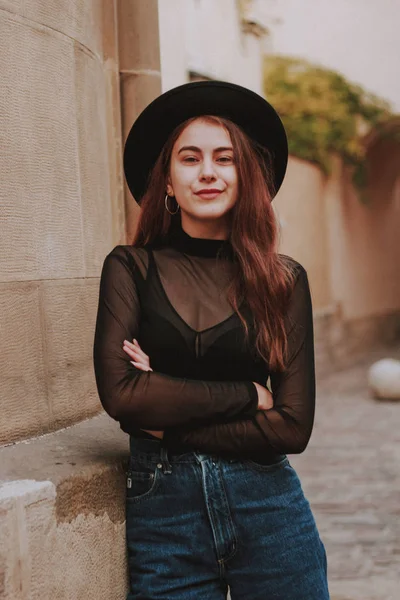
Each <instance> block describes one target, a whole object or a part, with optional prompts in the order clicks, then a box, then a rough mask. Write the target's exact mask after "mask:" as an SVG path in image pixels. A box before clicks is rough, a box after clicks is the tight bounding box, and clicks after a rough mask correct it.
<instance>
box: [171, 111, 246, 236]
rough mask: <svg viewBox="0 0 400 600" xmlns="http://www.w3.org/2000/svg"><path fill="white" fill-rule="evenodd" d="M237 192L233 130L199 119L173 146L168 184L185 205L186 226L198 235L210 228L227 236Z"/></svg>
mask: <svg viewBox="0 0 400 600" xmlns="http://www.w3.org/2000/svg"><path fill="white" fill-rule="evenodd" d="M202 190H206V191H207V190H214V192H209V193H207V192H203V193H201V192H202ZM199 192H200V193H199ZM237 192H238V177H237V170H236V165H235V161H234V156H233V148H232V142H231V139H230V136H229V133H228V132H227V131H226V130H225V129H224V128H223V127H221V126H220V125H217V124H214V123H209V122H207V121H204V120H202V119H201V118H199V119H196V121H193V122H192V123H190V125H188V126H187V127H186V129H184V130H183V131H182V133H181V134H180V136H179V138H178V139H177V140H176V142H175V144H174V146H173V149H172V155H171V163H170V175H169V179H168V186H167V193H168V195H169V196H175V198H176V200H177V202H178V204H179V205H180V207H181V213H182V215H181V217H182V226H183V228H184V229H185V230H186V231H187V232H188V233H190V235H194V236H195V237H196V232H197V234H200V235H199V237H206V236H207V231H209V232H210V233H211V234H212V235H216V236H218V235H221V233H222V234H224V236H225V237H227V233H228V229H227V228H228V226H229V221H228V213H229V211H230V210H231V209H232V207H233V206H234V205H235V203H236V200H237ZM171 208H173V203H172V206H171Z"/></svg>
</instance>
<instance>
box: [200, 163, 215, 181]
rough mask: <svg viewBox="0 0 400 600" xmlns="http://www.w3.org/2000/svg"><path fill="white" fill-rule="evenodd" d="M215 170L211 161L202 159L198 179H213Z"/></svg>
mask: <svg viewBox="0 0 400 600" xmlns="http://www.w3.org/2000/svg"><path fill="white" fill-rule="evenodd" d="M215 178H216V175H215V171H214V167H213V164H212V162H208V161H204V162H203V164H202V167H201V171H200V179H206V180H210V179H215Z"/></svg>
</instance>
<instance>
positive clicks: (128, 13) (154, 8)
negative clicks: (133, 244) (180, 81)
mask: <svg viewBox="0 0 400 600" xmlns="http://www.w3.org/2000/svg"><path fill="white" fill-rule="evenodd" d="M118 37H119V69H120V81H121V112H122V137H123V141H124V142H125V139H126V137H127V135H128V132H129V129H130V127H131V125H132V123H133V122H134V120H135V119H136V117H137V115H138V114H139V113H140V112H141V111H142V110H143V109H144V108H145V107H146V106H147V104H149V102H151V101H152V100H153V99H154V98H155V97H156V96H158V95H159V94H160V93H161V70H160V43H159V28H158V3H157V0H146V2H143V0H119V2H118ZM124 185H125V211H126V234H127V241H128V243H129V242H130V241H131V239H132V236H133V235H134V232H135V228H136V221H137V216H138V211H139V210H140V209H139V207H138V205H137V204H136V202H135V201H134V200H133V198H132V195H131V194H130V192H129V190H128V188H127V186H126V184H124Z"/></svg>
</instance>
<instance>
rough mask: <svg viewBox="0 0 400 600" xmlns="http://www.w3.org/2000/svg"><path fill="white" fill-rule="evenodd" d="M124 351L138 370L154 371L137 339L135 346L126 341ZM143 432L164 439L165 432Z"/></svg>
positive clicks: (147, 430)
mask: <svg viewBox="0 0 400 600" xmlns="http://www.w3.org/2000/svg"><path fill="white" fill-rule="evenodd" d="M123 349H124V351H125V352H126V353H127V355H128V356H130V358H133V359H134V360H131V361H130V362H131V363H132V364H133V365H134V366H135V367H136V368H137V369H140V370H141V371H152V370H153V369H152V368H151V367H150V358H149V357H148V356H147V354H145V353H144V352H143V350H142V349H141V347H140V346H139V343H138V341H137V340H135V338H133V344H132V343H131V342H128V340H124V346H123ZM142 431H146V432H147V433H151V435H154V436H155V437H158V438H160V439H161V438H163V437H164V431H150V430H149V429H142Z"/></svg>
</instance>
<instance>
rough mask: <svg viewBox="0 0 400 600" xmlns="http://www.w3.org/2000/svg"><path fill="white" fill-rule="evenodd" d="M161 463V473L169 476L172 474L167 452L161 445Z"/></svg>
mask: <svg viewBox="0 0 400 600" xmlns="http://www.w3.org/2000/svg"><path fill="white" fill-rule="evenodd" d="M160 458H161V462H162V465H163V473H168V474H171V473H172V467H171V463H170V462H169V460H168V451H167V448H166V447H165V446H163V445H161V457H160Z"/></svg>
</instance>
